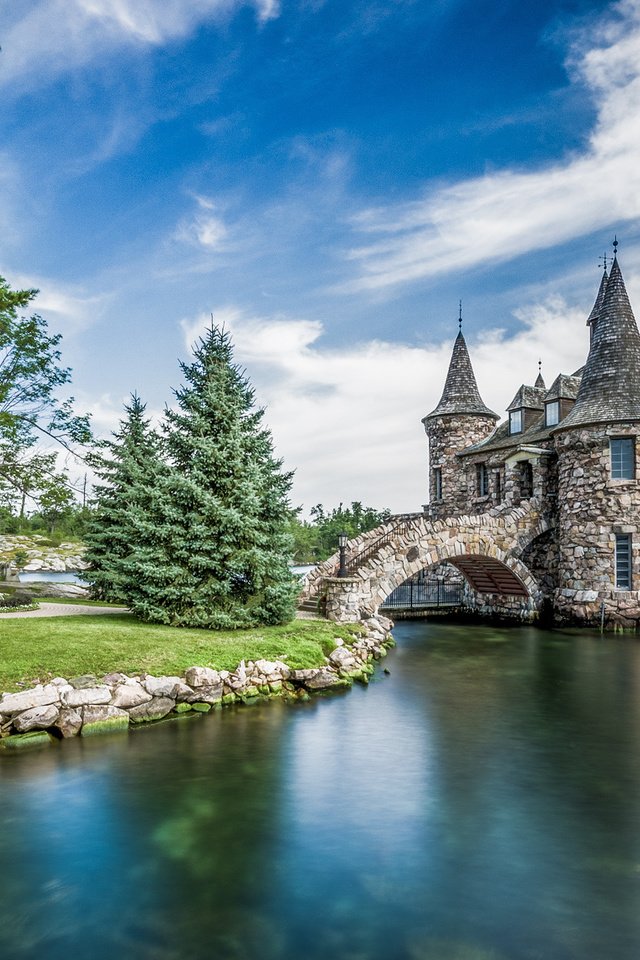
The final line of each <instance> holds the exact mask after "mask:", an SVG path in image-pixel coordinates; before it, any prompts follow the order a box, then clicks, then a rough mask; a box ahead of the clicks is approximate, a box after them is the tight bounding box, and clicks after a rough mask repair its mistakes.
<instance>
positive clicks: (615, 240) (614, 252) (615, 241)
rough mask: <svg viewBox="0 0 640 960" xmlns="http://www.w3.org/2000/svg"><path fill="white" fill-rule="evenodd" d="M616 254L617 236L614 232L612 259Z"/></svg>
mask: <svg viewBox="0 0 640 960" xmlns="http://www.w3.org/2000/svg"><path fill="white" fill-rule="evenodd" d="M617 256H618V237H617V235H616V234H614V235H613V259H614V260H615V259H616V257H617Z"/></svg>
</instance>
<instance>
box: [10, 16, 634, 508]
mask: <svg viewBox="0 0 640 960" xmlns="http://www.w3.org/2000/svg"><path fill="white" fill-rule="evenodd" d="M0 42H1V44H2V53H0V104H1V106H0V112H1V115H2V138H1V140H0V193H1V200H2V202H0V227H1V228H2V236H3V244H2V247H1V248H0V273H2V274H3V275H4V276H6V278H7V279H8V280H9V282H10V283H12V285H14V286H22V285H30V286H31V285H33V286H36V287H38V288H39V289H40V291H41V292H40V296H39V298H38V301H37V306H38V309H39V311H40V312H41V313H42V314H43V315H44V316H45V317H46V318H47V320H48V321H49V324H50V327H51V329H52V330H54V331H60V332H62V334H63V336H64V341H63V357H64V360H65V361H66V363H68V364H69V365H71V366H72V367H73V370H74V393H75V396H76V399H77V402H78V406H79V408H80V409H82V410H90V411H91V412H92V414H93V417H94V424H95V428H96V430H97V432H98V433H108V431H109V430H110V429H112V428H113V427H114V426H115V425H116V424H117V421H118V419H119V417H120V415H121V412H122V404H123V402H124V401H125V400H126V399H127V397H128V395H129V393H130V392H131V391H133V390H137V391H138V392H139V393H140V394H141V396H142V397H143V399H145V400H146V401H147V403H148V407H149V410H150V411H152V412H153V413H154V414H155V415H159V414H160V413H161V411H162V409H163V407H164V405H165V404H166V403H171V400H172V388H173V387H176V386H178V384H179V370H178V364H177V360H178V358H181V359H187V358H188V355H189V345H190V343H192V342H193V339H194V337H196V336H197V335H198V332H199V331H201V330H202V329H203V326H204V325H205V324H206V323H207V322H208V320H209V317H210V315H211V314H213V315H214V317H215V319H216V320H217V321H218V322H225V323H226V324H227V325H228V326H229V327H230V328H231V331H232V334H233V337H234V340H235V343H236V348H237V357H238V359H239V361H240V362H241V363H243V364H244V365H245V366H246V368H247V371H248V373H249V375H250V377H251V378H252V380H253V382H254V383H255V385H256V388H257V391H258V396H259V399H260V400H261V402H263V403H264V404H266V406H267V411H268V412H267V419H268V422H269V424H270V426H271V428H272V431H273V434H274V439H275V442H276V446H277V449H278V451H279V453H280V454H281V455H282V456H284V458H285V462H286V464H287V466H288V467H289V468H296V481H295V488H294V500H295V502H296V503H303V504H305V506H306V507H309V506H311V505H313V504H314V503H317V502H323V503H325V505H336V504H337V503H338V502H339V501H341V500H342V501H345V502H349V501H350V500H353V499H360V500H363V501H364V502H366V503H368V504H371V505H374V506H380V507H381V506H388V507H390V508H391V509H392V510H394V511H407V510H415V509H419V508H420V505H421V504H422V503H423V502H424V500H425V499H426V440H425V437H424V433H423V429H422V426H421V424H420V419H421V417H422V416H424V414H425V413H427V412H428V411H429V410H430V409H432V408H433V407H434V406H435V404H436V403H437V400H438V397H439V395H440V392H441V390H442V385H443V382H444V377H445V374H446V368H447V364H448V359H449V355H450V350H451V345H452V341H453V338H454V336H455V333H456V332H457V322H456V318H457V314H458V301H459V300H460V299H462V301H463V304H464V306H463V313H464V331H465V334H466V336H467V340H468V343H469V347H470V351H471V355H472V360H473V363H474V367H475V370H476V374H477V378H478V383H479V386H480V391H481V393H482V396H483V398H484V400H485V401H486V402H487V403H488V404H489V405H490V406H492V407H493V408H494V409H496V411H497V412H499V413H501V412H502V411H504V408H505V406H506V405H507V404H508V403H509V402H510V400H511V398H512V396H513V394H514V393H515V391H516V389H517V387H518V386H519V385H520V383H521V382H523V381H526V382H532V381H533V379H535V376H536V373H537V360H538V358H540V359H542V361H543V373H545V375H546V377H547V380H548V382H549V383H550V382H551V381H552V380H553V378H554V377H555V375H556V374H557V373H558V372H560V371H562V372H565V373H570V372H572V371H573V370H574V369H575V368H576V367H578V366H580V365H581V364H582V363H583V362H584V358H585V356H586V352H587V349H588V342H587V335H586V327H585V325H584V324H585V317H586V314H587V313H588V311H589V309H590V306H591V303H592V301H593V299H594V297H595V293H596V289H597V285H598V281H599V270H598V267H597V262H598V257H599V256H600V255H601V254H602V253H603V252H604V251H605V250H607V249H610V243H611V240H612V238H613V234H614V232H617V234H618V237H619V239H620V240H621V245H620V261H621V265H622V268H623V272H624V274H625V278H626V280H627V285H628V288H629V291H630V294H631V297H632V301H634V300H635V303H636V304H638V303H639V302H640V162H639V157H640V0H619V2H617V3H611V2H602V0H539V2H537V3H535V4H533V3H530V4H523V3H522V2H521V0H491V2H489V0H377V2H376V0H373V2H364V0H340V2H338V0H297V2H293V0H246V2H242V0H15V2H13V3H11V4H8V3H5V4H3V5H2V8H1V9H0ZM73 470H77V471H79V470H80V468H78V467H75V466H73V465H72V471H73Z"/></svg>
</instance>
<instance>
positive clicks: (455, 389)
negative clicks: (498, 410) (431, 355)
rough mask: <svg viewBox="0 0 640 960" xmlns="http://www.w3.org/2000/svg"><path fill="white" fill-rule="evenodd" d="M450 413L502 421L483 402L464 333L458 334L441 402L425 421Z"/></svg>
mask: <svg viewBox="0 0 640 960" xmlns="http://www.w3.org/2000/svg"><path fill="white" fill-rule="evenodd" d="M450 413H466V414H477V415H479V416H484V417H492V418H493V419H494V420H499V419H500V418H499V417H498V415H497V414H495V413H494V412H493V411H492V410H489V408H488V407H487V406H486V405H485V404H484V403H483V402H482V398H481V396H480V391H479V390H478V384H477V383H476V378H475V374H474V372H473V367H472V366H471V360H470V358H469V351H468V350H467V344H466V341H465V339H464V336H463V334H462V331H460V332H459V333H458V336H457V337H456V339H455V343H454V345H453V353H452V354H451V362H450V363H449V371H448V373H447V379H446V382H445V385H444V390H443V391H442V396H441V397H440V402H439V403H438V406H437V407H436V408H435V410H433V411H432V412H431V413H429V414H427V416H426V417H425V418H424V419H425V420H428V419H429V418H430V417H441V416H444V415H446V414H450Z"/></svg>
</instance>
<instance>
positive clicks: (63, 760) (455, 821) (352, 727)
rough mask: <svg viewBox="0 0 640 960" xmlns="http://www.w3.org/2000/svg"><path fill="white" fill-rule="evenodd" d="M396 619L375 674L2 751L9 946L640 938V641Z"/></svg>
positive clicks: (593, 954) (432, 959) (509, 946)
mask: <svg viewBox="0 0 640 960" xmlns="http://www.w3.org/2000/svg"><path fill="white" fill-rule="evenodd" d="M395 633H396V638H397V640H398V648H397V649H396V650H395V651H393V652H392V653H391V654H390V655H389V657H387V659H386V660H385V661H384V662H383V664H381V666H380V667H379V669H378V672H377V675H376V678H375V681H374V682H373V683H372V684H371V685H370V686H369V688H367V689H364V688H355V689H354V690H352V691H351V692H348V693H346V694H340V695H335V696H331V697H326V698H322V699H315V700H313V701H312V702H311V703H308V704H301V705H299V706H296V707H285V706H284V705H283V704H280V703H277V702H273V703H266V704H262V705H259V706H255V707H245V708H238V709H234V710H227V711H222V712H220V713H216V714H214V715H210V716H205V717H194V718H186V719H181V720H176V721H172V722H169V723H164V724H159V725H155V726H153V727H146V728H142V729H136V730H134V731H132V732H131V734H130V735H128V736H114V737H109V738H95V739H87V740H86V741H83V740H81V739H79V740H77V741H69V742H66V743H63V744H61V745H60V748H59V749H56V750H49V751H45V752H42V753H38V754H32V755H30V756H28V755H24V756H16V757H9V758H6V759H4V760H3V761H2V763H1V764H0V877H2V884H1V887H0V956H2V957H6V958H9V960H63V958H64V960H67V958H68V957H70V956H80V957H92V958H95V960H114V958H118V960H129V958H131V960H134V958H135V960H183V958H185V957H189V958H190V960H210V958H216V960H298V958H305V960H306V958H309V960H328V958H331V960H396V958H397V960H635V958H637V957H638V956H640V765H639V763H638V757H639V756H640V749H639V748H640V646H639V645H638V643H637V641H636V640H632V639H613V638H611V639H607V640H601V639H600V638H599V637H592V636H588V635H584V634H582V635H581V634H571V633H557V632H556V633H543V632H541V631H537V630H534V629H531V628H522V629H497V628H485V627H461V626H452V625H447V624H435V625H430V624H425V623H420V622H415V621H414V622H404V623H399V624H398V626H397V628H396V631H395ZM385 667H386V668H387V669H388V670H390V675H385V674H384V672H383V668H385Z"/></svg>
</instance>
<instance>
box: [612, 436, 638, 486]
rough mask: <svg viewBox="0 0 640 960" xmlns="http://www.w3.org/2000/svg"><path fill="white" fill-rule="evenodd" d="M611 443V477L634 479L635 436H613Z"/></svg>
mask: <svg viewBox="0 0 640 960" xmlns="http://www.w3.org/2000/svg"><path fill="white" fill-rule="evenodd" d="M609 443H610V449H611V479H612V480H633V479H634V478H635V475H636V464H635V446H636V442H635V437H612V438H611V440H610V441H609Z"/></svg>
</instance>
